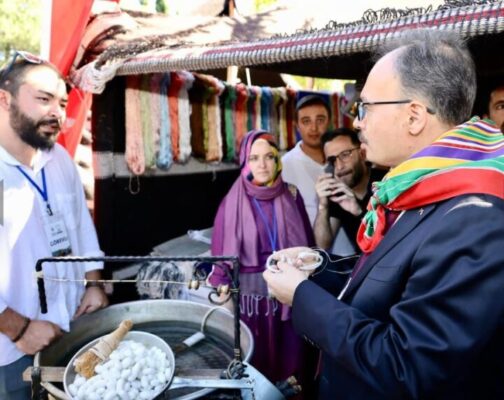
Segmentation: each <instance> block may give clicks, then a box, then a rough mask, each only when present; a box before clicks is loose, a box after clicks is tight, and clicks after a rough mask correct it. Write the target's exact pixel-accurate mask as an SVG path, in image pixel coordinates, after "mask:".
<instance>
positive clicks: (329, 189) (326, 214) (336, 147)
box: [314, 128, 385, 256]
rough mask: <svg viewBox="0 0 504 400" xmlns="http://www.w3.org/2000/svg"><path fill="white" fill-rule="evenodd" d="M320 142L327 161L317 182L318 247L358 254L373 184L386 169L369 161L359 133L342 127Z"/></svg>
mask: <svg viewBox="0 0 504 400" xmlns="http://www.w3.org/2000/svg"><path fill="white" fill-rule="evenodd" d="M321 145H322V149H323V151H324V155H325V159H326V162H327V165H326V169H325V172H324V173H323V174H322V175H320V176H319V178H318V179H317V182H316V184H315V190H316V192H317V196H318V204H319V206H318V211H317V216H316V218H315V224H314V234H315V241H316V243H317V246H319V247H321V248H323V249H327V250H329V251H330V252H331V253H333V254H338V255H341V256H349V255H353V254H357V252H358V251H357V249H358V246H357V241H356V237H357V230H358V228H359V225H360V223H361V219H362V216H363V215H364V213H365V212H366V205H367V203H368V201H369V198H370V197H371V194H372V191H371V184H372V182H374V181H379V180H381V178H382V177H383V175H384V174H385V171H382V170H376V169H372V168H371V167H370V165H368V163H366V157H365V153H364V151H363V150H362V149H361V146H360V145H361V143H360V141H359V138H358V136H357V133H356V132H354V131H353V130H351V129H347V128H339V129H335V130H332V131H327V132H326V133H324V135H322V138H321Z"/></svg>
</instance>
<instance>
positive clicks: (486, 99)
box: [473, 77, 504, 117]
mask: <svg viewBox="0 0 504 400" xmlns="http://www.w3.org/2000/svg"><path fill="white" fill-rule="evenodd" d="M501 88H502V89H504V78H501V77H493V78H486V79H481V81H480V82H478V93H477V94H476V101H475V103H474V108H473V115H479V116H480V117H482V116H483V115H488V114H489V113H490V110H489V108H488V107H489V105H490V96H491V95H492V93H493V92H494V91H495V90H497V89H501Z"/></svg>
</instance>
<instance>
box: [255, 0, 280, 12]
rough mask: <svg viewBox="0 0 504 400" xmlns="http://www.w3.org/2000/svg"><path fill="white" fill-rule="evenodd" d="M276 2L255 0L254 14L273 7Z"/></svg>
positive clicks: (274, 0) (275, 0)
mask: <svg viewBox="0 0 504 400" xmlns="http://www.w3.org/2000/svg"><path fill="white" fill-rule="evenodd" d="M277 1H278V0H255V9H256V12H261V11H264V10H265V9H267V8H270V7H271V6H272V5H274V4H275V3H276V2H277Z"/></svg>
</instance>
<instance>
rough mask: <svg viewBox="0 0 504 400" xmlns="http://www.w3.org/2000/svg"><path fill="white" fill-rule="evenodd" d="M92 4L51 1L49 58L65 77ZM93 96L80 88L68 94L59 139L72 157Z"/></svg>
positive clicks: (90, 0)
mask: <svg viewBox="0 0 504 400" xmlns="http://www.w3.org/2000/svg"><path fill="white" fill-rule="evenodd" d="M92 5H93V0H74V1H68V0H52V10H51V45H50V50H49V60H50V61H51V62H52V63H53V64H54V65H56V66H57V67H58V68H59V69H60V71H61V73H62V74H63V75H65V76H67V75H68V73H69V72H70V67H71V66H72V63H73V60H74V58H75V54H76V53H77V49H78V47H79V45H80V42H81V39H82V35H83V34H84V30H85V29H86V25H87V23H88V20H89V15H90V14H91V7H92ZM91 99H92V95H91V94H88V93H83V92H81V91H80V90H78V89H72V90H71V91H70V93H69V102H68V108H67V120H66V123H65V125H64V126H63V129H62V133H61V134H60V136H59V138H58V142H59V143H60V144H61V145H62V146H64V147H65V148H66V149H67V151H68V152H69V153H70V155H71V156H72V157H73V156H74V155H75V150H76V149H77V146H78V144H79V143H80V139H81V135H82V128H83V126H84V122H85V121H86V115H87V112H88V110H89V108H90V106H91Z"/></svg>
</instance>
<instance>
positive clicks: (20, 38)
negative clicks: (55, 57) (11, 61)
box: [0, 0, 42, 62]
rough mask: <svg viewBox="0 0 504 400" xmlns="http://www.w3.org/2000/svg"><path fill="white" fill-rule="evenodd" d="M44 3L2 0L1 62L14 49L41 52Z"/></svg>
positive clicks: (38, 1) (0, 2)
mask: <svg viewBox="0 0 504 400" xmlns="http://www.w3.org/2000/svg"><path fill="white" fill-rule="evenodd" d="M41 15H42V1H40V0H15V1H13V0H0V62H3V61H5V59H8V58H9V57H10V52H11V51H12V50H13V49H21V50H27V51H30V52H32V53H36V54H38V53H39V52H40V34H41V17H40V16H41Z"/></svg>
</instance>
